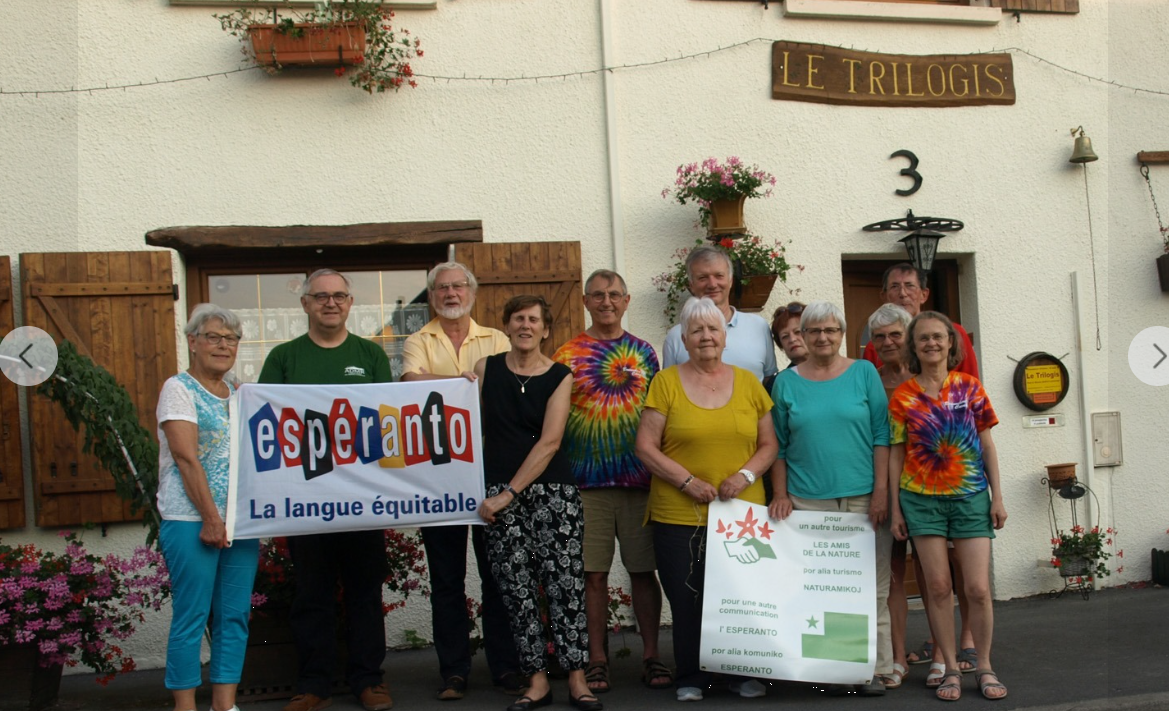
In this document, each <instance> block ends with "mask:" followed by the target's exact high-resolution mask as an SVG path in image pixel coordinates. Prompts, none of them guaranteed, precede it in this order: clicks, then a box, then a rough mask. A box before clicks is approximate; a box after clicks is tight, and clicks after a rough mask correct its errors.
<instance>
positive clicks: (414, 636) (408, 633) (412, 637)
mask: <svg viewBox="0 0 1169 711" xmlns="http://www.w3.org/2000/svg"><path fill="white" fill-rule="evenodd" d="M402 635H403V636H404V637H405V638H406V646H407V647H409V648H410V649H422V648H423V647H428V646H430V640H428V639H426V638H425V637H423V636H421V635H419V634H418V630H402Z"/></svg>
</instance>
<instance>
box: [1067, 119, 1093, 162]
mask: <svg viewBox="0 0 1169 711" xmlns="http://www.w3.org/2000/svg"><path fill="white" fill-rule="evenodd" d="M1077 132H1078V133H1079V135H1078V136H1076V133H1077ZM1072 135H1073V136H1076V145H1075V147H1074V148H1073V149H1072V157H1071V158H1068V162H1069V163H1091V162H1092V161H1097V160H1100V156H1098V155H1096V153H1095V151H1093V150H1092V139H1091V138H1088V137H1087V136H1085V135H1084V127H1083V126H1080V127H1079V128H1073V129H1072Z"/></svg>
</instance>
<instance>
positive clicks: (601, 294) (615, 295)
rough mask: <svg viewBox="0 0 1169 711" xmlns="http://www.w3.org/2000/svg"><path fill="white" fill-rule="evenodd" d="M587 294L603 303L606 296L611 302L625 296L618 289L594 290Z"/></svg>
mask: <svg viewBox="0 0 1169 711" xmlns="http://www.w3.org/2000/svg"><path fill="white" fill-rule="evenodd" d="M587 296H588V297H589V298H590V299H592V300H593V301H596V302H597V303H603V302H604V301H605V299H606V298H607V299H609V301H612V302H617V301H620V300H621V299H623V298H625V294H624V293H623V292H620V291H594V292H592V293H591V294H587Z"/></svg>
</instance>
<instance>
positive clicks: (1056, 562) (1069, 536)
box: [1051, 526, 1124, 578]
mask: <svg viewBox="0 0 1169 711" xmlns="http://www.w3.org/2000/svg"><path fill="white" fill-rule="evenodd" d="M1116 533H1117V531H1116V529H1114V528H1106V529H1105V530H1104V531H1103V532H1101V531H1100V527H1099V526H1093V527H1092V530H1091V531H1088V530H1085V529H1084V527H1083V526H1072V529H1071V533H1065V532H1064V531H1062V530H1061V531H1057V532H1056V537H1055V538H1052V539H1051V545H1052V549H1051V556H1052V557H1051V565H1052V567H1055V568H1060V567H1062V566H1064V565H1065V564H1066V563H1067V562H1068V561H1072V560H1077V559H1082V560H1086V561H1088V572H1089V577H1091V578H1102V577H1105V576H1107V575H1110V574H1111V571H1110V570H1109V569H1108V566H1107V565H1106V564H1105V562H1104V561H1106V560H1108V559H1109V558H1111V557H1112V553H1110V552H1109V551H1108V550H1105V548H1106V547H1108V548H1112V547H1113V546H1114V543H1113V537H1114V536H1115V535H1116ZM1116 556H1117V557H1118V558H1123V557H1124V551H1123V550H1120V551H1117V554H1116ZM1116 572H1117V573H1123V572H1124V566H1123V565H1121V566H1119V567H1118V568H1117V569H1116Z"/></svg>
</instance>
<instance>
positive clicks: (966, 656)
mask: <svg viewBox="0 0 1169 711" xmlns="http://www.w3.org/2000/svg"><path fill="white" fill-rule="evenodd" d="M963 665H966V666H963ZM976 669H978V651H977V650H976V649H974V647H966V648H965V649H960V650H958V671H960V672H962V673H963V674H969V673H970V672H972V671H975V670H976Z"/></svg>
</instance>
